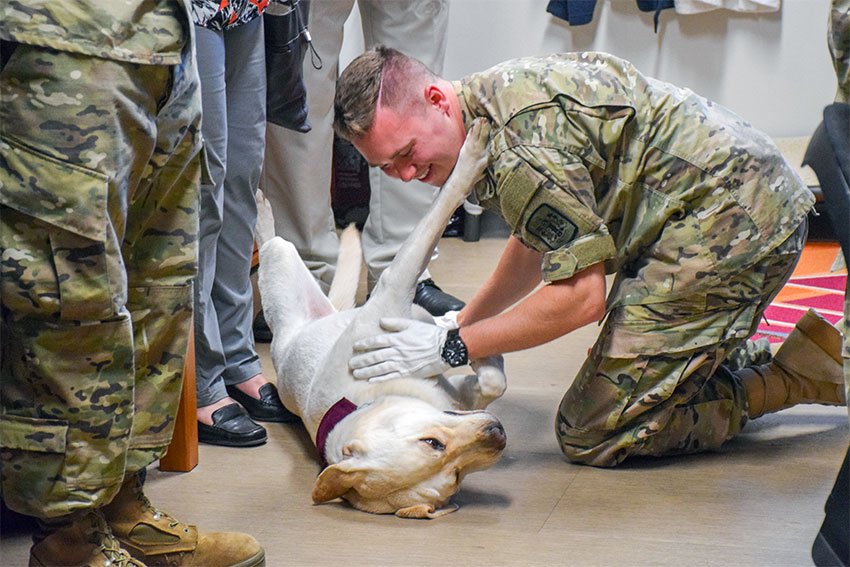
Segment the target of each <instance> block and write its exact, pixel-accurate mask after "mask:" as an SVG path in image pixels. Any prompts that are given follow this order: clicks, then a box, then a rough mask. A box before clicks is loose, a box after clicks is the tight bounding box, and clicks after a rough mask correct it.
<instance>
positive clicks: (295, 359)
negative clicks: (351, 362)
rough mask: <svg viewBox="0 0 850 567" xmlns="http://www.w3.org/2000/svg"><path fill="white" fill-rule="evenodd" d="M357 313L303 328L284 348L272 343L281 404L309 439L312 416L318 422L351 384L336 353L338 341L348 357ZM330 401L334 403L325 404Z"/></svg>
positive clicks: (339, 314)
mask: <svg viewBox="0 0 850 567" xmlns="http://www.w3.org/2000/svg"><path fill="white" fill-rule="evenodd" d="M356 313H357V309H348V310H345V311H340V312H337V313H333V314H331V315H328V316H327V317H323V318H321V319H317V320H315V321H312V322H310V323H308V324H307V325H305V326H304V327H302V328H301V329H300V330H299V331H298V332H297V334H295V336H293V337H292V339H291V340H290V341H289V342H288V343H287V344H281V345H277V344H275V343H274V341H273V342H272V345H271V346H272V360H273V361H274V364H275V370H276V372H277V376H278V390H279V391H280V397H281V400H282V401H283V403H284V405H285V406H286V407H287V408H289V409H291V410H292V411H293V412H295V413H297V414H298V415H299V416H301V419H302V420H303V421H304V425H305V426H306V427H307V430H308V431H310V433H311V435H312V434H313V432H314V429H315V428H314V427H313V422H314V421H316V416H315V414H316V413H318V414H319V415H318V419H321V415H322V414H324V412H325V411H326V410H327V407H330V405H332V404H333V403H335V402H336V401H337V400H338V399H339V398H340V397H342V396H344V395H345V394H346V391H347V390H348V389H349V385H350V383H351V381H352V378H351V377H350V373H349V372H348V359H347V358H343V359H340V358H341V357H339V356H337V355H336V354H335V353H338V352H339V350H340V347H341V346H345V345H339V344H337V343H339V342H340V341H343V342H344V343H347V344H348V348H347V351H348V352H349V353H350V351H351V348H350V343H351V341H352V340H353V339H352V338H351V337H349V336H347V333H346V331H348V330H349V326H350V323H351V321H352V319H353V318H354V316H355V314H356ZM331 397H335V399H334V400H332V401H330V402H329V403H328V402H327V401H326V400H327V399H330V398H331ZM326 404H327V406H326V407H322V406H325V405H326ZM316 425H317V424H316Z"/></svg>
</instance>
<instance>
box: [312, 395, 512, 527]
mask: <svg viewBox="0 0 850 567" xmlns="http://www.w3.org/2000/svg"><path fill="white" fill-rule="evenodd" d="M349 419H351V420H352V421H351V422H349V423H346V422H347V421H349ZM504 448H505V430H504V428H502V424H501V423H499V420H498V419H496V417H495V416H494V415H493V414H491V413H489V412H486V411H464V412H461V411H442V410H439V409H437V408H435V407H434V406H432V405H431V404H428V403H427V402H424V401H422V400H419V399H415V398H409V397H405V396H387V397H384V398H381V399H380V400H378V401H376V402H374V403H372V404H370V405H369V406H365V407H362V408H361V409H359V410H358V411H357V412H355V414H352V416H350V417H349V418H346V419H345V420H343V421H342V422H340V424H339V425H338V426H337V427H336V428H334V431H332V432H331V434H330V435H329V437H328V445H327V450H326V454H327V458H328V461H329V462H331V463H332V464H331V465H330V466H328V467H327V468H325V470H323V471H322V473H321V474H320V475H319V478H318V479H317V480H316V486H315V488H314V489H313V502H316V503H321V502H327V501H329V500H333V499H334V498H340V497H341V498H344V499H345V500H347V501H348V502H349V503H350V504H351V505H352V506H354V507H355V508H358V509H360V510H364V511H366V512H373V513H376V514H389V513H394V514H396V515H397V516H402V517H408V518H435V517H437V516H441V515H443V514H446V513H449V512H453V511H454V510H456V509H457V507H456V506H450V505H448V501H449V499H450V498H451V496H452V495H453V494H455V493H456V492H457V491H458V488H459V487H460V481H461V480H462V479H463V477H464V476H465V475H467V474H469V473H471V472H474V471H480V470H484V469H487V468H489V467H490V466H492V465H493V464H494V463H495V462H496V461H497V460H498V459H499V457H500V456H501V454H502V450H503V449H504Z"/></svg>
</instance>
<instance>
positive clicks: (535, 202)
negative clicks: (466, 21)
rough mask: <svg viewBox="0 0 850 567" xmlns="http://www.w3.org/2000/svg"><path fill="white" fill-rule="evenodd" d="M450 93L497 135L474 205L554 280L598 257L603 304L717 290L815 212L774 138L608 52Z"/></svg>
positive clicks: (500, 69)
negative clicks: (604, 283) (497, 220)
mask: <svg viewBox="0 0 850 567" xmlns="http://www.w3.org/2000/svg"><path fill="white" fill-rule="evenodd" d="M454 86H455V89H456V91H457V93H458V96H459V99H460V105H461V110H462V112H463V119H464V122H465V124H466V126H467V127H469V126H470V124H471V121H472V120H473V119H474V118H476V117H482V116H483V117H486V118H487V119H488V120H489V121H490V123H491V126H492V128H493V135H492V141H491V148H490V152H491V159H492V162H491V165H490V167H489V168H488V170H487V173H486V175H485V178H484V179H483V180H482V181H480V182H479V183H478V184H477V185H476V187H475V194H476V196H477V197H478V200H479V201H480V203H481V204H482V205H483V206H485V207H487V208H489V209H493V210H496V211H498V212H499V213H500V214H501V215H502V216H503V217H504V218H505V220H506V221H507V222H508V224H509V225H510V226H511V228H512V230H513V231H514V236H516V237H517V238H519V239H520V240H521V241H522V242H523V243H524V244H525V245H526V246H528V247H530V248H533V249H535V250H538V251H540V252H543V253H544V256H543V266H542V269H543V273H544V279H545V280H546V281H554V280H560V279H565V278H569V277H571V276H572V275H573V274H574V273H576V272H578V271H580V270H582V269H584V268H586V267H588V266H590V265H592V264H595V263H597V262H603V261H604V262H605V264H606V271H607V273H615V272H616V273H618V278H617V279H616V280H615V283H614V289H613V290H612V292H611V293H610V294H609V300H608V303H609V309H611V308H613V307H614V306H615V305H624V304H632V305H647V304H651V303H659V302H665V301H668V300H671V299H676V298H682V297H688V296H689V294H692V293H694V292H695V290H702V292H703V293H704V290H705V289H707V288H709V287H710V286H716V285H723V279H724V274H729V273H735V272H736V271H737V270H740V269H742V268H744V267H746V266H751V265H752V264H753V263H754V262H756V261H757V260H758V259H760V258H762V257H764V255H765V254H767V253H768V252H770V251H771V250H772V249H774V248H775V247H776V246H778V245H779V244H780V243H781V242H782V241H783V240H785V239H786V238H787V237H788V236H789V235H790V234H791V233H792V231H793V230H794V229H796V228H797V227H798V226H799V224H800V223H801V222H802V220H803V219H804V217H805V215H806V213H807V212H808V211H809V209H810V208H811V207H812V205H813V204H814V197H813V196H812V194H811V192H810V191H809V190H808V188H807V187H806V186H805V184H804V183H803V182H802V181H801V180H800V179H799V177H798V176H797V175H796V174H795V173H794V171H793V169H792V168H791V167H790V166H789V165H788V164H787V163H786V162H785V160H784V159H783V157H782V155H781V154H780V152H779V150H777V149H776V147H775V146H774V144H773V143H772V142H771V140H770V139H769V138H768V137H767V136H766V135H764V134H762V133H761V132H759V131H757V130H756V129H754V128H753V127H751V126H750V125H749V124H747V123H746V122H744V121H743V120H742V119H741V118H739V117H738V116H736V115H735V114H733V113H732V112H730V111H728V110H726V109H724V108H722V107H719V106H717V105H715V104H713V103H711V102H709V101H707V100H705V99H704V98H702V97H699V96H697V95H696V94H694V93H693V92H691V91H690V90H688V89H683V88H678V87H675V86H673V85H670V84H667V83H663V82H661V81H657V80H654V79H651V78H648V77H645V76H644V75H642V74H641V73H640V72H639V71H637V70H636V69H635V68H634V67H633V66H632V65H631V64H629V63H628V62H626V61H623V60H621V59H618V58H616V57H613V56H611V55H607V54H603V53H568V54H556V55H550V56H546V57H530V58H524V59H517V60H513V61H508V62H505V63H502V64H500V65H497V66H495V67H493V68H491V69H489V70H487V71H484V72H482V73H478V74H475V75H471V76H469V77H466V78H464V79H462V80H461V81H458V82H456V83H454Z"/></svg>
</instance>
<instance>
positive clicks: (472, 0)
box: [317, 0, 836, 137]
mask: <svg viewBox="0 0 850 567" xmlns="http://www.w3.org/2000/svg"><path fill="white" fill-rule="evenodd" d="M317 1H321V0H317ZM384 1H396V0H384ZM547 3H548V2H547V0H450V6H451V8H450V13H449V40H448V47H447V54H446V64H445V69H444V75H445V76H446V77H447V78H449V79H456V78H459V77H461V76H463V75H465V74H468V73H472V72H475V71H479V70H482V69H485V68H487V67H489V66H491V65H493V64H495V63H498V62H500V61H503V60H505V59H510V58H513V57H520V56H524V55H534V54H543V53H550V52H557V51H583V50H598V51H607V52H609V53H612V54H614V55H617V56H619V57H622V58H624V59H628V60H629V61H631V62H632V63H634V64H635V65H636V66H637V67H638V68H639V69H640V70H641V71H643V72H644V73H645V74H647V75H650V76H653V77H656V78H658V79H662V80H665V81H670V82H672V83H675V84H677V85H680V86H686V87H689V88H691V89H693V90H694V91H696V92H698V93H699V94H701V95H703V96H705V97H707V98H709V99H711V100H714V101H715V102H718V103H720V104H723V105H724V106H727V107H728V108H731V109H732V110H734V111H735V112H737V113H739V114H740V115H742V116H743V117H745V118H746V119H747V120H749V121H750V122H751V123H753V124H754V125H755V126H756V127H758V128H760V129H762V130H764V131H765V132H767V133H768V134H770V135H771V136H774V137H785V136H808V135H810V134H811V133H812V132H813V131H814V129H815V127H816V126H817V125H818V123H819V122H820V120H821V111H822V110H823V107H824V106H826V105H827V104H829V103H831V102H832V100H833V96H834V95H835V87H836V81H835V72H834V70H833V68H832V62H831V60H830V58H829V51H828V49H827V44H826V27H827V14H828V11H829V0H783V1H782V8H781V10H780V11H779V12H774V13H768V14H760V15H756V14H739V13H736V12H730V11H726V10H718V11H714V12H708V13H704V14H696V15H689V16H683V15H678V14H676V13H675V11H674V10H664V11H662V13H661V18H660V25H659V28H658V34H655V33H654V32H653V20H652V14H651V13H645V12H641V11H639V10H638V8H637V5H636V3H635V2H634V0H598V2H597V6H596V11H595V14H594V18H593V21H592V22H591V23H589V24H587V25H583V26H570V25H569V24H568V23H567V22H564V21H563V20H560V19H558V18H555V17H554V16H552V15H550V14H548V13H547V12H546V5H547ZM359 25H360V22H359V14H357V13H356V10H355V13H354V14H352V17H351V18H349V21H348V22H347V23H346V43H345V46H344V47H343V58H342V60H341V64H342V65H345V64H347V62H348V61H350V60H351V59H352V58H353V57H354V56H356V55H357V53H359V52H360V51H361V50H362V49H363V40H362V37H360V36H359V31H358V30H359Z"/></svg>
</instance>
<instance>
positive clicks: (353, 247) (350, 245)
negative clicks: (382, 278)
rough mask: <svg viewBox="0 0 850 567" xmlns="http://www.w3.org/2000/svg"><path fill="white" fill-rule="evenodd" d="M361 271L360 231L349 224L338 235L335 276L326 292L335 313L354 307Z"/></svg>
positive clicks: (352, 224) (361, 249)
mask: <svg viewBox="0 0 850 567" xmlns="http://www.w3.org/2000/svg"><path fill="white" fill-rule="evenodd" d="M362 270H363V248H362V246H361V245H360V231H358V230H357V227H356V226H355V225H354V223H351V224H350V225H348V227H347V228H346V229H345V230H343V231H342V234H340V237H339V254H338V255H337V260H336V274H335V275H334V279H333V282H331V288H330V290H329V291H328V299H330V301H331V304H332V305H333V306H334V307H336V309H337V311H342V310H343V309H350V308H352V307H354V304H355V299H356V296H357V286H358V285H359V284H360V273H361V272H362Z"/></svg>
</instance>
